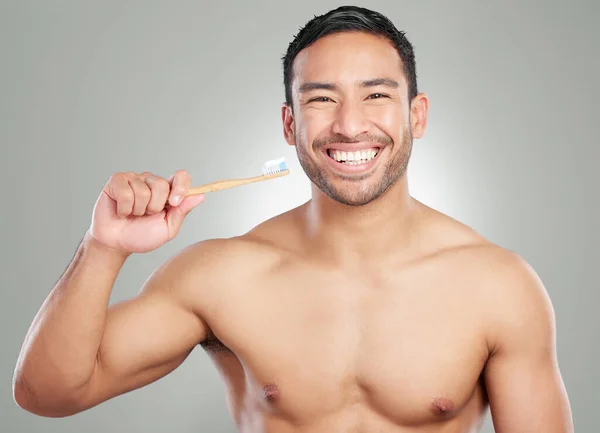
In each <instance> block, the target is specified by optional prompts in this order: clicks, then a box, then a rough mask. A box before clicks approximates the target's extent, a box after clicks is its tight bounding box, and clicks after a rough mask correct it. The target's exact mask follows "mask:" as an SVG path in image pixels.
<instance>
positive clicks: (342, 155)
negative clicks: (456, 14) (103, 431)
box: [14, 7, 573, 433]
mask: <svg viewBox="0 0 600 433" xmlns="http://www.w3.org/2000/svg"><path fill="white" fill-rule="evenodd" d="M284 76H285V77H284V80H285V85H286V103H285V104H284V106H283V108H282V120H283V131H284V135H285V139H286V140H287V142H288V143H289V144H290V145H292V146H295V147H296V150H297V154H298V157H299V160H300V162H301V165H302V167H303V168H304V170H305V172H306V174H307V175H308V177H309V178H310V180H311V181H312V184H313V186H312V198H311V200H309V201H308V202H307V203H305V204H303V205H301V206H299V207H297V208H295V209H292V210H291V211H289V212H286V213H284V214H282V215H278V216H276V217H274V218H272V219H270V220H268V221H266V222H264V223H262V224H260V225H259V226H257V227H256V228H254V229H253V230H251V231H250V232H248V233H246V234H243V235H241V236H237V237H234V238H231V239H218V240H217V239H213V240H207V241H203V242H199V243H196V244H193V245H191V246H189V247H187V248H186V249H184V250H183V251H181V252H180V253H178V254H177V255H175V256H174V257H173V258H171V259H170V260H169V261H167V263H165V264H164V265H163V266H161V267H160V269H158V270H157V271H156V272H154V273H153V274H152V276H151V277H150V278H149V279H148V281H147V282H146V283H145V285H144V287H143V289H142V290H141V292H140V294H139V295H138V296H137V297H135V298H134V299H131V300H127V301H125V302H122V303H119V304H117V305H114V306H110V307H108V302H109V295H110V292H111V289H112V286H113V284H114V281H115V279H116V277H117V275H118V273H119V271H120V269H121V267H122V266H123V264H124V263H125V261H126V259H127V257H128V256H130V255H131V254H133V253H144V252H148V251H151V250H154V249H155V248H158V247H159V246H161V245H162V244H164V243H165V242H167V241H169V240H170V239H173V237H174V236H175V235H176V234H177V232H178V231H179V228H180V227H181V224H182V222H183V220H184V217H185V215H187V214H188V212H190V211H191V209H192V208H193V207H195V206H196V205H198V204H199V203H200V202H201V201H202V200H203V196H189V197H186V198H184V199H183V200H182V197H183V196H184V195H185V193H186V191H187V189H188V188H189V186H190V178H189V176H188V174H187V173H186V172H185V171H180V172H177V173H175V174H174V175H173V176H172V177H171V178H170V179H169V180H166V179H163V178H160V177H159V176H156V175H153V174H151V173H142V174H136V173H118V174H115V175H114V176H112V177H111V178H110V180H109V181H108V183H107V185H106V186H105V188H104V189H103V191H102V193H101V194H100V197H99V198H98V201H97V203H96V206H95V208H94V213H93V218H92V224H91V226H90V229H89V231H88V232H87V234H86V235H85V237H84V239H83V241H82V243H81V245H80V247H79V249H78V252H77V254H76V255H75V258H74V259H73V261H72V263H71V264H70V266H69V267H68V268H67V270H66V271H65V273H64V274H63V275H62V277H61V278H60V280H59V281H58V282H57V284H56V286H55V287H54V288H53V290H52V291H51V293H50V295H49V297H48V299H47V300H46V302H45V303H44V304H43V306H42V307H41V309H40V311H39V313H38V315H37V316H36V318H35V320H34V322H33V324H32V326H31V329H30V331H29V333H28V335H27V338H26V341H25V343H24V345H23V349H22V352H21V355H20V357H19V360H18V364H17V367H16V372H15V381H14V397H15V400H16V402H17V403H18V404H19V405H20V406H21V407H23V408H24V409H26V410H28V411H30V412H33V413H35V414H38V415H41V416H49V417H61V416H68V415H71V414H75V413H78V412H81V411H84V410H86V409H88V408H90V407H93V406H95V405H98V404H100V403H101V402H104V401H106V400H108V399H111V398H113V397H115V396H117V395H120V394H123V393H126V392H130V391H132V390H135V389H138V388H140V387H142V386H145V385H146V384H149V383H151V382H153V381H156V380H158V379H159V378H161V377H164V376H165V375H167V374H168V373H170V372H171V371H172V370H174V369H175V368H177V367H178V366H179V365H180V364H181V363H182V362H183V361H184V360H185V359H186V357H187V355H188V354H189V353H190V352H191V351H192V350H193V349H194V348H195V347H196V345H198V344H201V345H202V346H203V347H204V348H205V350H206V351H207V352H208V353H209V355H210V356H211V359H212V360H213V361H214V363H215V365H216V366H217V368H218V369H219V371H220V373H221V374H222V376H223V378H224V381H225V383H226V385H227V392H228V394H227V395H228V400H227V403H228V406H229V409H230V412H231V415H232V417H233V419H234V421H235V423H236V425H237V426H238V428H239V430H240V431H244V432H269V433H292V432H293V433H296V432H298V433H299V432H319V433H321V432H322V433H331V432H350V431H352V432H375V431H377V432H380V431H381V432H445V433H458V432H464V433H466V432H473V431H476V430H477V429H478V428H479V426H480V425H481V420H482V417H483V416H484V413H485V411H486V410H487V408H488V405H489V407H491V412H492V416H493V421H494V425H495V429H496V431H497V432H499V433H532V432H544V433H559V432H560V433H566V432H572V431H573V426H572V420H571V413H570V408H569V403H568V398H567V394H566V391H565V388H564V385H563V382H562V379H561V376H560V373H559V368H558V365H557V359H556V349H555V325H554V317H553V311H552V306H551V303H550V301H549V299H548V296H547V294H546V291H545V289H544V287H543V285H542V283H541V282H540V280H539V279H538V277H537V276H536V274H535V272H534V271H533V270H532V269H531V268H530V267H529V266H528V265H527V263H525V262H524V260H522V259H521V258H519V257H518V256H517V255H515V254H514V253H512V252H509V251H506V250H503V249H501V248H499V247H498V246H495V245H493V244H491V243H490V242H488V241H486V240H485V239H483V238H482V237H481V236H479V235H478V234H477V233H475V232H474V231H473V230H471V229H470V228H468V227H466V226H464V225H463V224H461V223H459V222H457V221H455V220H453V219H451V218H449V217H447V216H445V215H442V214H441V213H439V212H437V211H435V210H433V209H431V208H429V207H427V206H425V205H423V204H422V203H420V202H418V201H417V200H415V199H413V198H412V197H411V196H410V195H409V192H408V181H407V177H406V167H407V164H408V162H409V157H410V153H411V147H412V141H413V139H414V138H420V137H422V136H423V134H424V132H425V129H426V125H427V112H428V99H427V97H426V95H424V94H423V93H418V92H417V84H416V73H415V60H414V55H413V50H412V46H411V44H410V43H409V42H408V41H407V39H406V38H405V36H404V34H403V33H402V32H399V31H398V30H396V28H395V27H394V25H393V24H392V23H391V22H389V21H388V20H387V19H386V18H385V17H383V16H382V15H380V14H378V13H376V12H373V11H370V10H367V9H363V8H356V7H341V8H338V9H336V10H333V11H331V12H329V13H327V14H325V15H323V16H319V17H315V18H314V19H313V20H311V21H310V22H309V23H308V24H307V25H306V27H305V28H304V29H303V30H302V31H300V33H299V34H298V35H297V36H296V38H295V40H294V41H293V42H292V43H291V44H290V46H289V49H288V52H287V54H286V56H285V59H284Z"/></svg>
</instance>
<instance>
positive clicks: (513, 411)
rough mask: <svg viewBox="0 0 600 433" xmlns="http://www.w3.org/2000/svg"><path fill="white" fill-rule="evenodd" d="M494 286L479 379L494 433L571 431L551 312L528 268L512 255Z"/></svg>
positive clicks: (539, 286) (532, 273)
mask: <svg viewBox="0 0 600 433" xmlns="http://www.w3.org/2000/svg"><path fill="white" fill-rule="evenodd" d="M509 268H510V269H508V268H507V269H505V272H504V274H503V276H502V277H500V278H499V280H500V281H502V284H500V285H499V286H498V287H497V290H498V291H499V292H501V293H502V294H501V295H499V296H498V298H497V300H498V302H497V303H496V305H495V307H494V309H495V312H493V313H492V317H495V320H494V327H493V329H492V338H491V348H492V354H491V356H490V358H489V360H488V363H487V366H486V369H485V376H484V377H485V383H486V387H487V391H488V396H489V399H490V410H491V414H492V419H493V423H494V428H495V431H496V433H531V432H544V433H572V432H573V421H572V415H571V409H570V405H569V400H568V396H567V392H566V389H565V386H564V384H563V380H562V377H561V373H560V370H559V366H558V361H557V354H556V332H555V317H554V310H553V307H552V305H551V302H550V299H549V297H548V295H547V293H546V290H545V288H544V286H543V284H542V282H541V281H540V279H539V278H538V277H537V275H536V274H535V272H534V271H533V270H532V269H531V267H530V266H529V265H528V264H526V263H524V262H523V261H522V260H519V259H518V258H517V259H514V258H513V260H511V263H510V264H509Z"/></svg>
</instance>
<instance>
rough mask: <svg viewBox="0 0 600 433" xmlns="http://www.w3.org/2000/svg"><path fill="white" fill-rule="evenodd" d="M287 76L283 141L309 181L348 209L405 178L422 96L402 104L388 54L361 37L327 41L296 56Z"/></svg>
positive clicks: (398, 68)
mask: <svg viewBox="0 0 600 433" xmlns="http://www.w3.org/2000/svg"><path fill="white" fill-rule="evenodd" d="M293 69H294V78H293V82H292V95H293V107H289V106H287V105H284V107H283V108H282V118H283V123H284V134H285V137H286V140H287V142H288V143H289V144H290V145H293V146H295V147H296V152H297V154H298V159H299V161H300V164H301V166H302V168H303V169H304V171H305V172H306V174H307V176H308V177H309V179H310V180H311V181H312V182H313V184H314V185H315V186H316V187H318V188H319V189H320V190H321V191H322V192H323V193H325V194H327V195H328V196H329V197H331V198H332V199H334V200H336V201H338V202H340V203H344V204H348V205H353V206H360V205H365V204H367V203H370V202H371V201H373V200H375V199H377V198H378V197H380V196H381V195H383V194H384V193H385V192H386V191H387V190H388V189H389V188H390V187H392V186H393V185H394V184H396V183H397V181H398V179H400V178H402V177H403V176H404V174H405V172H406V168H407V165H408V161H409V159H410V154H411V149H412V141H413V138H419V137H420V136H421V135H422V134H423V132H424V129H425V123H426V111H427V99H426V97H425V96H424V95H418V96H417V97H416V98H414V100H413V101H412V104H411V103H409V100H408V96H407V95H408V92H407V84H406V80H405V78H404V74H403V70H402V62H401V60H400V56H399V55H398V53H397V52H396V50H395V48H394V47H393V46H392V45H391V43H390V42H389V41H387V40H386V39H383V38H379V37H376V36H373V35H370V34H366V33H339V34H334V35H328V36H326V37H323V38H321V39H319V40H318V41H317V42H315V43H314V44H313V45H311V46H310V47H308V48H306V49H304V50H302V51H301V52H300V53H299V54H298V56H297V57H296V59H295V61H294V68H293Z"/></svg>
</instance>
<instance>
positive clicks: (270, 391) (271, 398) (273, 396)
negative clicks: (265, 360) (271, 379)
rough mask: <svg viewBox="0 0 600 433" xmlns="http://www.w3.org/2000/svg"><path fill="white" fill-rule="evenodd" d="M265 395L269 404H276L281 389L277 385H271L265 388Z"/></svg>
mask: <svg viewBox="0 0 600 433" xmlns="http://www.w3.org/2000/svg"><path fill="white" fill-rule="evenodd" d="M263 395H264V396H265V400H267V401H268V402H269V403H274V402H276V401H277V400H278V399H279V388H277V385H275V384H272V383H269V384H267V385H265V386H264V387H263Z"/></svg>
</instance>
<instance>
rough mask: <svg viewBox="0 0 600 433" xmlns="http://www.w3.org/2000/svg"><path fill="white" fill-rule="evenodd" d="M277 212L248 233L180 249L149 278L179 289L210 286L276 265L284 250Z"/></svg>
mask: <svg viewBox="0 0 600 433" xmlns="http://www.w3.org/2000/svg"><path fill="white" fill-rule="evenodd" d="M285 218H286V216H285V215H280V216H278V217H275V218H273V219H271V220H268V221H266V222H264V223H262V224H260V225H258V226H256V227H255V228H253V229H252V230H250V231H249V232H247V233H244V234H241V235H238V236H233V237H229V238H212V239H206V240H202V241H198V242H194V243H193V244H190V245H188V246H187V247H185V248H183V249H181V250H180V251H178V252H177V253H175V254H174V255H172V256H171V257H170V258H169V259H167V260H166V261H165V262H164V263H163V264H162V265H161V266H160V267H159V268H158V269H157V270H156V271H155V272H154V273H153V275H152V277H151V278H152V279H160V280H161V281H164V282H168V284H166V285H165V286H166V287H167V286H168V287H171V288H177V289H179V290H186V289H188V288H189V289H193V290H194V291H198V290H203V291H205V290H211V289H212V288H213V287H215V286H224V285H228V284H234V283H236V282H239V281H243V280H244V279H247V278H252V277H254V276H256V275H259V274H261V273H266V272H267V271H268V270H270V269H272V268H273V267H275V266H277V265H278V264H279V263H280V262H281V261H282V260H283V257H284V256H285V254H286V250H285V242H284V241H285V237H286V236H285V234H284V233H283V232H282V228H281V226H282V223H281V222H282V220H283V219H285Z"/></svg>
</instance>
